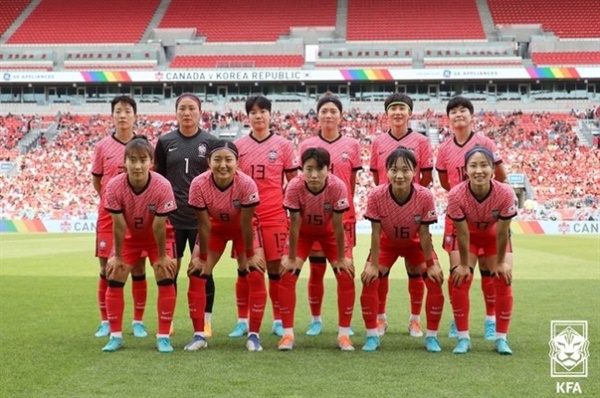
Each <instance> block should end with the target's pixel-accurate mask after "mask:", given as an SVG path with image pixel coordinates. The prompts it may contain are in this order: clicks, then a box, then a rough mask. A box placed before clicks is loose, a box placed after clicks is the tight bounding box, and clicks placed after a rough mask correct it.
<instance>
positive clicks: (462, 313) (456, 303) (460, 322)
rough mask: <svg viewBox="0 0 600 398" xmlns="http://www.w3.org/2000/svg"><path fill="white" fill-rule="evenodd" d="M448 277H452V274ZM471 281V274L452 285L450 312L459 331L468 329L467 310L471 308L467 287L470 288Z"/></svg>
mask: <svg viewBox="0 0 600 398" xmlns="http://www.w3.org/2000/svg"><path fill="white" fill-rule="evenodd" d="M450 278H452V275H451V276H450ZM472 282H473V275H472V274H471V275H469V278H468V279H467V280H466V281H465V282H463V283H461V284H460V286H458V287H456V286H453V287H452V299H451V302H452V312H453V313H454V321H455V322H456V329H457V330H458V331H459V332H466V331H468V330H469V311H470V309H471V301H470V300H469V289H471V283H472Z"/></svg>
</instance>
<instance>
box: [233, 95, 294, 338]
mask: <svg viewBox="0 0 600 398" xmlns="http://www.w3.org/2000/svg"><path fill="white" fill-rule="evenodd" d="M246 113H247V114H248V119H249V120H250V126H251V127H252V131H251V132H250V134H248V135H247V136H245V137H242V138H240V139H239V140H237V141H236V142H235V144H236V146H237V147H238V149H239V151H240V159H239V169H240V170H241V171H243V172H244V173H245V174H247V175H249V176H250V177H252V179H253V180H254V182H255V183H256V185H257V186H258V192H259V195H260V204H259V205H258V206H257V207H256V210H255V214H256V217H257V218H258V224H257V225H255V228H256V235H257V236H258V237H259V238H258V239H257V240H258V244H259V246H260V248H256V249H257V250H256V253H257V255H259V256H261V257H262V258H263V259H264V260H265V261H266V262H267V273H268V277H269V297H270V298H271V304H272V308H273V327H272V332H273V333H274V334H275V335H277V336H279V337H283V326H282V323H281V314H280V312H279V278H280V276H279V272H280V268H281V256H282V255H283V254H284V249H285V245H286V242H287V237H288V230H289V222H288V218H287V214H286V212H285V209H284V208H283V187H284V185H285V183H286V181H290V180H291V179H292V178H294V177H295V176H296V175H297V174H298V160H297V159H296V155H295V153H294V146H293V144H292V143H291V141H289V140H287V139H285V138H283V137H280V136H278V135H275V134H274V133H273V132H271V131H269V123H270V120H271V101H269V99H268V98H266V97H264V96H262V95H254V96H250V97H248V99H247V100H246ZM246 274H247V271H246V270H240V269H238V278H237V281H236V284H235V293H236V303H237V308H238V322H237V324H236V326H235V329H234V330H233V332H231V333H230V334H229V337H241V336H243V335H244V334H247V333H248V296H249V289H248V281H247V278H246Z"/></svg>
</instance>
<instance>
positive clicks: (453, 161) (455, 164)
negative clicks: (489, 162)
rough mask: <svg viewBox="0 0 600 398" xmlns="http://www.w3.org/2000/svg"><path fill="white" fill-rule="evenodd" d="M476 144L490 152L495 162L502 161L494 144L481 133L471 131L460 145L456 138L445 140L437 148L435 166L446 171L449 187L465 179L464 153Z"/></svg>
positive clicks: (441, 170) (438, 169)
mask: <svg viewBox="0 0 600 398" xmlns="http://www.w3.org/2000/svg"><path fill="white" fill-rule="evenodd" d="M476 145H479V146H482V147H484V148H486V149H488V150H489V151H490V152H492V153H493V154H494V163H495V164H500V163H502V158H501V157H500V154H499V153H498V150H497V148H496V144H495V143H494V141H492V140H490V139H489V138H488V137H486V136H485V135H483V134H480V133H471V135H470V136H469V138H468V139H467V141H466V142H465V143H464V144H462V145H460V144H458V143H457V142H456V138H453V139H451V140H448V141H445V142H443V143H442V144H441V145H440V147H439V149H438V155H437V161H436V163H435V168H436V170H437V171H439V172H441V173H444V172H445V173H448V182H449V183H450V187H455V186H456V185H457V184H459V183H461V182H462V181H465V180H466V179H467V173H466V169H465V155H466V154H467V152H469V151H470V150H471V149H473V148H474V147H475V146H476Z"/></svg>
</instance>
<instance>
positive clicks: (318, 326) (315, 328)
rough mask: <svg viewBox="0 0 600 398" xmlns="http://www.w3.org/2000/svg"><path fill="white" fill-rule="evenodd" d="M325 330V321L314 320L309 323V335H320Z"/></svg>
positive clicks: (307, 332)
mask: <svg viewBox="0 0 600 398" xmlns="http://www.w3.org/2000/svg"><path fill="white" fill-rule="evenodd" d="M322 331H323V323H322V322H321V321H313V322H311V323H310V325H308V330H307V331H306V334H307V335H309V336H318V335H320V334H321V332H322Z"/></svg>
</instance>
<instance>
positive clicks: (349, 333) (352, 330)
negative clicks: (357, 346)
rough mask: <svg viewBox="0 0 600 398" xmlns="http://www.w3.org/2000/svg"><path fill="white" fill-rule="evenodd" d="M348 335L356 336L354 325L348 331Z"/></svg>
mask: <svg viewBox="0 0 600 398" xmlns="http://www.w3.org/2000/svg"><path fill="white" fill-rule="evenodd" d="M348 336H349V337H352V336H354V329H352V326H350V330H349V331H348Z"/></svg>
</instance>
